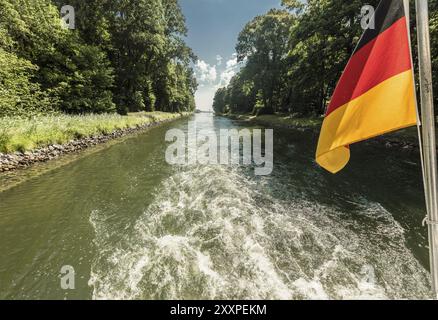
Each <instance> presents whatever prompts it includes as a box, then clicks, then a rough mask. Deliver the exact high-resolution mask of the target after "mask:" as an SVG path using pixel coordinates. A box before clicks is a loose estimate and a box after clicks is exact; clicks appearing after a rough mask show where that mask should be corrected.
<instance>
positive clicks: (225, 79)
mask: <svg viewBox="0 0 438 320" xmlns="http://www.w3.org/2000/svg"><path fill="white" fill-rule="evenodd" d="M240 67H241V64H240V63H239V62H238V61H237V53H234V54H233V55H232V56H231V57H230V59H229V60H227V61H225V59H224V58H223V57H222V56H220V55H217V56H216V65H210V64H208V63H207V62H205V61H203V60H198V61H197V62H196V65H195V73H196V78H197V80H198V84H199V86H198V91H197V92H196V96H195V98H196V105H197V107H198V108H200V109H201V110H210V109H211V106H212V104H213V98H214V94H215V93H216V91H217V89H219V88H222V87H226V86H228V84H229V83H230V81H231V79H232V78H233V77H234V76H235V75H236V74H237V73H238V72H239V70H240Z"/></svg>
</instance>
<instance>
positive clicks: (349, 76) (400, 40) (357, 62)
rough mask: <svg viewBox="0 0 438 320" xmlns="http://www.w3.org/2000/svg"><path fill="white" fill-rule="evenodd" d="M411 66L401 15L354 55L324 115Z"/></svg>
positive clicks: (404, 21)
mask: <svg viewBox="0 0 438 320" xmlns="http://www.w3.org/2000/svg"><path fill="white" fill-rule="evenodd" d="M410 69H412V64H411V55H410V48H409V40H408V36H407V26H406V17H403V18H401V19H399V20H398V21H397V22H395V23H394V24H393V25H392V26H391V27H390V28H388V29H387V30H386V31H385V32H383V33H381V34H380V35H379V36H378V37H377V38H375V39H374V40H372V41H371V42H370V43H368V44H367V45H365V46H364V47H363V48H361V49H360V50H359V51H358V52H356V53H355V54H354V55H353V57H352V58H351V60H350V61H349V62H348V65H347V67H346V68H345V71H344V73H343V75H342V77H341V79H340V80H339V83H338V85H337V87H336V90H335V93H334V95H333V97H332V100H331V102H330V105H329V108H328V111H327V114H326V115H327V116H328V115H329V114H330V113H332V112H333V111H335V110H336V109H337V108H339V107H341V106H343V105H345V104H346V103H348V102H349V101H351V100H354V99H356V98H358V97H360V96H361V95H363V94H364V93H365V92H367V91H369V90H370V89H372V88H374V87H375V86H377V85H378V84H380V83H382V82H383V81H385V80H387V79H389V78H391V77H393V76H395V75H397V74H400V73H402V72H404V71H407V70H410Z"/></svg>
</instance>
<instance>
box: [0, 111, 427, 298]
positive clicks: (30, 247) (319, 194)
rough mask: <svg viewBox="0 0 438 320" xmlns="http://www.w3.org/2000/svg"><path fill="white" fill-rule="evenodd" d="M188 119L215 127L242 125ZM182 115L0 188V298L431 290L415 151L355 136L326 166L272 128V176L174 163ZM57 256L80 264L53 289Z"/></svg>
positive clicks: (306, 138)
mask: <svg viewBox="0 0 438 320" xmlns="http://www.w3.org/2000/svg"><path fill="white" fill-rule="evenodd" d="M191 120H192V121H196V123H197V127H198V129H208V130H215V131H218V130H219V129H226V128H237V129H239V128H242V126H243V125H244V124H243V123H239V122H233V121H231V120H229V119H226V118H220V117H213V116H211V115H202V114H201V115H196V116H194V117H193V118H192V119H191ZM187 121H188V120H187V119H183V120H178V121H177V122H173V123H171V124H166V125H164V126H162V127H159V128H154V129H152V130H150V131H148V132H146V133H144V134H141V135H138V136H136V137H133V138H130V139H125V140H124V141H122V142H121V143H119V144H114V145H111V146H109V147H107V148H104V149H102V150H99V151H97V152H93V153H91V154H87V155H83V156H81V157H79V158H78V159H75V161H72V162H67V163H63V165H62V166H60V165H57V164H56V163H53V164H50V165H51V166H53V168H52V170H45V171H44V173H43V174H40V175H38V176H35V177H34V178H32V179H29V180H26V181H25V182H24V183H21V184H19V185H17V186H15V187H13V188H11V189H8V190H6V191H3V192H0V257H1V258H0V298H1V299H106V298H109V299H200V298H204V299H222V298H225V299H234V298H240V299H249V298H253V299H367V298H383V299H395V298H410V299H416V298H428V297H430V296H431V293H430V289H429V286H430V282H429V275H428V271H427V265H428V255H427V238H426V235H427V234H426V230H425V229H423V228H422V227H421V221H422V219H423V217H424V214H425V213H424V211H425V209H424V199H423V196H422V188H421V178H420V167H419V163H418V162H419V161H418V155H417V154H416V153H415V152H411V153H410V152H402V151H399V150H393V149H392V150H389V149H385V148H384V147H380V146H376V145H367V144H362V145H360V146H354V147H353V148H352V162H351V164H350V165H349V167H348V168H347V169H346V170H345V171H343V172H342V173H341V174H339V175H337V176H333V175H330V174H328V173H325V172H324V171H322V170H321V169H319V168H318V167H317V165H316V164H315V163H314V161H313V155H314V151H315V143H316V139H317V137H316V136H315V135H314V134H311V133H308V132H299V131H290V130H275V136H274V172H273V174H272V175H270V176H266V177H256V176H255V175H254V171H253V170H252V168H244V167H226V166H213V165H205V166H202V165H198V166H189V167H175V166H170V165H168V164H167V163H166V162H165V150H166V147H167V145H166V143H165V142H164V136H165V133H166V131H167V130H169V129H170V128H179V129H182V130H185V131H187ZM20 174H22V173H20ZM1 179H2V180H0V181H2V183H6V182H7V180H8V179H10V178H6V177H3V178H1ZM64 265H70V266H72V267H73V268H74V269H75V279H76V281H75V287H76V288H75V290H63V289H62V288H61V285H60V270H61V268H62V266H64Z"/></svg>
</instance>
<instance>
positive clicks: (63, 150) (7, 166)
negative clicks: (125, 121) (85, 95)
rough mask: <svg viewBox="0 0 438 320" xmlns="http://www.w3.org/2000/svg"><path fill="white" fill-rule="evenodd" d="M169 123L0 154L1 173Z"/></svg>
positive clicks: (146, 125)
mask: <svg viewBox="0 0 438 320" xmlns="http://www.w3.org/2000/svg"><path fill="white" fill-rule="evenodd" d="M168 121H169V120H167V121H161V122H156V123H148V124H145V125H141V126H137V127H133V128H126V129H119V130H116V131H113V132H111V133H109V134H102V135H97V136H92V137H85V138H81V139H76V140H71V141H70V142H69V143H66V144H62V145H60V144H52V145H48V146H46V147H43V148H39V149H35V150H33V151H26V152H15V153H11V154H4V153H0V173H1V172H10V171H14V170H18V169H24V168H27V167H30V166H32V165H33V164H36V163H40V162H47V161H50V160H53V159H57V158H59V157H61V156H62V155H65V154H70V153H74V152H79V151H81V150H85V149H87V148H90V147H93V146H96V145H99V144H103V143H105V142H108V141H110V140H114V139H117V138H121V137H123V136H126V135H129V134H133V133H137V132H140V131H142V130H145V129H148V128H152V127H155V126H158V125H160V124H163V123H165V122H168Z"/></svg>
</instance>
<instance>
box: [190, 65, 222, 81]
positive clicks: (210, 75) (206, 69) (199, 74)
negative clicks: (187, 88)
mask: <svg viewBox="0 0 438 320" xmlns="http://www.w3.org/2000/svg"><path fill="white" fill-rule="evenodd" d="M195 71H196V78H197V79H198V82H199V83H200V84H206V83H207V84H213V83H214V82H215V81H216V79H217V70H216V66H211V65H209V64H208V63H206V62H205V61H203V60H198V61H197V62H196V66H195Z"/></svg>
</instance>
